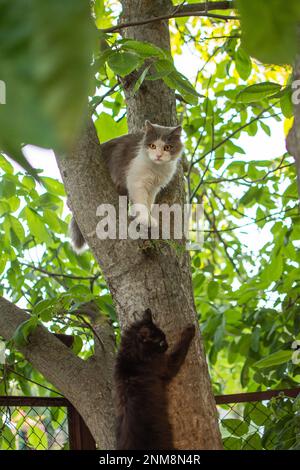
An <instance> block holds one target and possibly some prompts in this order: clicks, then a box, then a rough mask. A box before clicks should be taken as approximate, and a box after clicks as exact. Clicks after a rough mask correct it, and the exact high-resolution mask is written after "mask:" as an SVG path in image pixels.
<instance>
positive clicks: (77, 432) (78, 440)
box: [68, 404, 96, 450]
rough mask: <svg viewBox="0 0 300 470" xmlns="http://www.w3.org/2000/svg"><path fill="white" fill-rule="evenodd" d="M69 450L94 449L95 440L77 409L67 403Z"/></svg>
mask: <svg viewBox="0 0 300 470" xmlns="http://www.w3.org/2000/svg"><path fill="white" fill-rule="evenodd" d="M68 425H69V446H70V450H96V443H95V440H94V438H93V436H92V434H91V432H90V430H89V428H88V427H87V425H86V424H85V422H84V421H83V419H82V417H81V416H80V414H79V413H78V411H77V410H76V409H75V408H74V406H72V405H71V404H69V405H68Z"/></svg>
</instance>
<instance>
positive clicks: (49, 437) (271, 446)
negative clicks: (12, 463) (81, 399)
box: [0, 388, 300, 450]
mask: <svg viewBox="0 0 300 470" xmlns="http://www.w3.org/2000/svg"><path fill="white" fill-rule="evenodd" d="M298 395H299V397H298V398H297V396H298ZM215 399H216V404H217V408H218V413H219V423H220V429H221V433H222V437H223V443H224V448H225V449H230V450H259V449H265V450H275V449H294V448H300V388H297V389H289V390H276V391H267V392H255V393H241V394H235V395H221V396H216V397H215ZM297 446H299V447H297ZM95 448H96V446H95V442H94V440H93V437H92V435H91V433H90V431H89V429H88V428H87V426H86V425H85V423H84V421H83V419H82V418H81V416H80V415H79V413H78V412H77V411H76V410H75V408H74V407H73V406H72V405H71V404H70V403H69V402H68V400H66V399H64V398H52V397H7V396H5V397H0V450H65V449H70V450H92V449H95Z"/></svg>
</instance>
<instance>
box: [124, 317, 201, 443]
mask: <svg viewBox="0 0 300 470" xmlns="http://www.w3.org/2000/svg"><path fill="white" fill-rule="evenodd" d="M194 334H195V327H194V325H189V326H188V327H187V328H185V330H184V331H183V332H182V335H181V338H180V340H179V341H178V343H177V344H176V346H175V347H174V349H173V350H172V351H171V352H170V353H169V354H167V353H166V351H167V349H168V344H167V341H166V336H165V334H164V332H163V331H162V330H160V329H159V328H158V327H157V326H156V325H155V324H154V323H153V320H152V314H151V310H150V309H147V310H146V311H145V313H144V315H143V318H142V320H140V321H137V322H135V323H133V324H132V325H131V326H130V327H129V328H128V329H127V330H126V331H125V332H124V334H123V336H122V339H121V345H120V350H119V352H118V355H117V360H116V368H115V382H116V394H117V449H118V450H147V449H149V450H150V449H151V450H162V449H167V450H170V449H174V444H173V436H172V429H171V425H170V422H169V417H168V402H167V391H166V387H167V384H168V383H169V382H170V380H172V378H173V377H175V376H176V374H177V373H178V372H179V369H180V367H181V365H182V364H183V362H184V360H185V357H186V355H187V352H188V349H189V346H190V343H191V341H192V339H193V337H194Z"/></svg>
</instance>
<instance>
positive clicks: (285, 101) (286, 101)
mask: <svg viewBox="0 0 300 470" xmlns="http://www.w3.org/2000/svg"><path fill="white" fill-rule="evenodd" d="M280 107H281V111H282V114H283V115H284V117H286V118H287V119H290V118H291V117H293V116H294V107H293V103H292V89H291V87H288V88H287V89H286V90H285V93H284V94H283V95H282V96H281V98H280Z"/></svg>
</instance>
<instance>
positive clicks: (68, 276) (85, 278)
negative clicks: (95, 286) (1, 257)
mask: <svg viewBox="0 0 300 470" xmlns="http://www.w3.org/2000/svg"><path fill="white" fill-rule="evenodd" d="M20 264H21V265H22V266H26V267H28V268H31V269H33V270H34V271H39V272H41V273H43V274H46V275H47V276H50V277H63V278H65V279H74V280H77V281H95V280H97V279H98V278H99V277H100V275H101V273H100V272H99V273H97V274H95V276H75V275H73V274H60V273H54V272H51V271H47V270H46V269H43V268H40V267H38V266H34V265H33V264H27V263H20Z"/></svg>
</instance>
